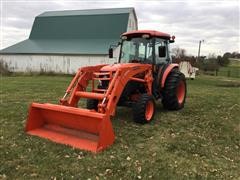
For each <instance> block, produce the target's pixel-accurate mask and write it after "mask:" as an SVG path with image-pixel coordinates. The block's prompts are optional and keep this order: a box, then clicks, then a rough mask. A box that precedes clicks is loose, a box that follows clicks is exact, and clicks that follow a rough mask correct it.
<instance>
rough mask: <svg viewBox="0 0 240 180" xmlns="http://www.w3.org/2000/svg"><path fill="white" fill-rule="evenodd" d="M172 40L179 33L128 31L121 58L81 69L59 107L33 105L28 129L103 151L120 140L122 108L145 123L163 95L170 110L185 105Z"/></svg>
mask: <svg viewBox="0 0 240 180" xmlns="http://www.w3.org/2000/svg"><path fill="white" fill-rule="evenodd" d="M172 42H174V36H173V37H170V35H169V34H166V33H162V32H157V31H150V30H148V31H147V30H139V31H131V32H126V33H124V34H122V36H121V42H120V43H119V44H120V54H119V62H118V63H116V64H111V65H97V66H89V67H83V68H80V69H79V70H78V71H77V73H76V75H75V77H74V78H73V80H72V81H71V83H70V85H69V87H68V88H67V90H66V93H65V95H64V96H63V98H62V99H61V100H60V104H59V105H55V104H49V103H46V104H39V103H32V104H31V106H30V109H29V116H28V120H27V123H26V132H27V133H28V134H30V135H35V136H39V137H42V138H47V139H49V140H52V141H54V142H57V143H62V144H66V145H70V146H72V147H75V148H79V149H84V150H88V151H92V152H98V151H101V150H103V149H105V148H107V147H108V146H110V145H111V144H113V142H114V139H115V135H114V131H113V128H112V123H111V117H113V116H114V115H115V111H116V106H127V107H132V110H133V119H134V121H135V122H137V123H142V124H144V123H149V122H150V121H151V120H152V119H153V118H154V113H155V110H156V109H155V101H156V100H158V99H161V102H162V104H163V107H164V108H166V109H168V110H179V109H181V108H183V106H184V103H185V98H186V81H185V76H184V75H183V74H182V73H181V72H180V71H179V69H178V64H172V63H171V57H170V55H169V49H168V48H169V43H172ZM112 56H113V49H112V48H110V49H109V57H110V58H112ZM81 98H86V99H87V105H86V108H82V107H78V102H79V100H80V99H81Z"/></svg>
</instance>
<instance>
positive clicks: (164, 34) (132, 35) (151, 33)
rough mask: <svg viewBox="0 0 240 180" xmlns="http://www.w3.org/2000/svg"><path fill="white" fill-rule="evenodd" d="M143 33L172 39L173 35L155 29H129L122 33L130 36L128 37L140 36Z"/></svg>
mask: <svg viewBox="0 0 240 180" xmlns="http://www.w3.org/2000/svg"><path fill="white" fill-rule="evenodd" d="M142 34H149V35H150V36H151V37H159V38H163V39H168V40H170V38H171V36H170V34H167V33H163V32H160V31H154V30H136V31H128V32H125V33H123V34H122V36H128V37H138V36H139V35H142Z"/></svg>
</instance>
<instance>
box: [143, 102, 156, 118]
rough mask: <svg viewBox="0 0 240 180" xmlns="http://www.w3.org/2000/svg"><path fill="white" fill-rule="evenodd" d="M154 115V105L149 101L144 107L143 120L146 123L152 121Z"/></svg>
mask: <svg viewBox="0 0 240 180" xmlns="http://www.w3.org/2000/svg"><path fill="white" fill-rule="evenodd" d="M153 113H154V105H153V102H152V101H149V102H148V103H147V106H146V112H145V118H146V120H147V121H150V120H151V119H152V116H153Z"/></svg>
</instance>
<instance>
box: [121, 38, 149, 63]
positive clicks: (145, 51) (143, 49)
mask: <svg viewBox="0 0 240 180" xmlns="http://www.w3.org/2000/svg"><path fill="white" fill-rule="evenodd" d="M152 48H153V47H152V40H151V39H145V38H142V37H141V38H132V39H127V40H123V42H122V50H121V54H120V62H121V63H131V62H137V61H139V62H142V63H152V62H153V60H152Z"/></svg>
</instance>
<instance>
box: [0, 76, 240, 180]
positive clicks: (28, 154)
mask: <svg viewBox="0 0 240 180" xmlns="http://www.w3.org/2000/svg"><path fill="white" fill-rule="evenodd" d="M70 80H71V77H64V76H54V77H51V76H33V77H31V76H16V77H1V92H0V93H1V109H0V112H1V120H0V123H1V131H0V141H1V143H0V157H1V168H0V179H1V178H7V179H54V178H57V179H71V178H72V179H88V178H91V179H120V178H122V179H140V178H141V179H150V178H152V179H206V178H210V179H237V178H239V177H240V173H239V172H240V171H239V169H240V156H239V151H240V149H239V148H240V144H239V142H240V123H239V117H240V112H239V109H240V99H239V98H240V96H239V92H240V88H239V87H234V88H229V87H219V86H217V85H218V84H221V83H224V82H225V80H227V78H221V77H209V76H202V77H198V78H197V79H196V80H194V81H188V98H187V102H186V106H185V108H184V109H183V110H181V111H178V112H168V111H165V110H163V109H162V106H161V104H159V105H158V107H157V108H158V113H157V114H156V117H155V120H154V121H153V122H152V123H150V124H147V125H139V124H135V123H134V122H133V121H132V120H131V110H130V109H126V108H118V113H117V116H116V117H115V118H114V119H113V120H112V122H113V126H114V130H115V134H116V136H117V138H116V141H115V143H114V145H113V146H111V147H110V148H109V149H107V150H106V151H104V152H102V153H99V154H97V155H95V154H91V153H89V152H85V151H80V150H78V149H73V148H70V147H68V146H64V145H60V144H55V143H53V142H50V141H48V140H45V139H40V138H38V137H33V136H28V135H26V134H25V133H24V124H25V120H26V116H27V109H28V105H29V104H30V103H31V102H32V101H36V102H51V103H57V102H58V99H59V98H60V97H61V96H62V95H63V94H64V90H65V88H66V87H67V85H68V83H69V82H70ZM234 81H238V82H239V79H235V80H234ZM82 105H84V102H83V104H82Z"/></svg>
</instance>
